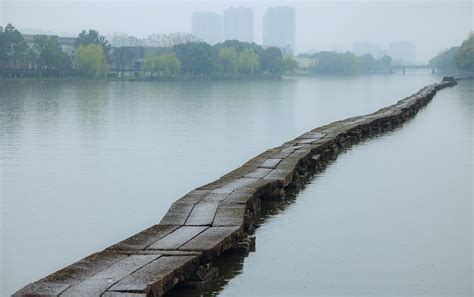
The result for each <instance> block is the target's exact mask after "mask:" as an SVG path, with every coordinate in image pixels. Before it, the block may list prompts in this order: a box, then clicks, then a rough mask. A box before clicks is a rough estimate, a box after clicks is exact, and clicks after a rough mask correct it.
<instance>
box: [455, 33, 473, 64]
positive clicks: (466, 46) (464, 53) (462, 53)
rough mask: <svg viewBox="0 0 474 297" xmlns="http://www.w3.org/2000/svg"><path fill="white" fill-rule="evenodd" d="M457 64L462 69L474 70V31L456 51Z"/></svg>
mask: <svg viewBox="0 0 474 297" xmlns="http://www.w3.org/2000/svg"><path fill="white" fill-rule="evenodd" d="M456 65H457V66H458V68H459V69H460V70H464V71H474V32H471V33H470V34H469V36H468V38H467V39H466V40H464V41H463V43H462V44H461V47H460V48H459V50H458V52H457V53H456Z"/></svg>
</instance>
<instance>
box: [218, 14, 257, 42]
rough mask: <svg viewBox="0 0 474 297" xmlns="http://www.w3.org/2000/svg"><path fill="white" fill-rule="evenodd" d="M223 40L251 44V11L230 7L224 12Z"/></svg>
mask: <svg viewBox="0 0 474 297" xmlns="http://www.w3.org/2000/svg"><path fill="white" fill-rule="evenodd" d="M224 39H226V40H234V39H235V40H239V41H245V42H253V10H252V9H251V8H245V7H239V8H233V7H230V8H228V9H226V10H224Z"/></svg>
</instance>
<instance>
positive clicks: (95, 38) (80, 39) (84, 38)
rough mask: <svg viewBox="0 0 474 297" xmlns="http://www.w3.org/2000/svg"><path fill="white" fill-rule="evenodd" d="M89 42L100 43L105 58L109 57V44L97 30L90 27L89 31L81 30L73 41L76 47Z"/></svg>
mask: <svg viewBox="0 0 474 297" xmlns="http://www.w3.org/2000/svg"><path fill="white" fill-rule="evenodd" d="M89 44H98V45H100V46H101V47H102V50H103V52H104V54H105V56H106V58H107V59H108V58H109V52H110V44H109V42H108V41H107V39H106V38H105V37H104V36H102V35H100V33H99V32H98V31H96V30H93V29H90V30H89V31H86V30H82V31H81V33H79V35H78V36H77V39H76V42H75V43H74V47H75V48H78V47H80V46H81V45H89Z"/></svg>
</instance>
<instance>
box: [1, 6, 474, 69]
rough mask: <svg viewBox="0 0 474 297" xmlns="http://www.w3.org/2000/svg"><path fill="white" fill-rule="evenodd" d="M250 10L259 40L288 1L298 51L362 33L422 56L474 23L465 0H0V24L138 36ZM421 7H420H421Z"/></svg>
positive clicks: (186, 28)
mask: <svg viewBox="0 0 474 297" xmlns="http://www.w3.org/2000/svg"><path fill="white" fill-rule="evenodd" d="M239 6H241V7H249V8H252V9H253V12H254V40H255V42H256V43H258V44H261V43H262V17H263V15H264V14H265V12H266V10H267V8H269V7H275V6H290V7H294V8H295V14H296V52H298V53H299V52H305V51H308V50H318V51H320V50H336V49H340V50H352V43H353V42H358V41H368V42H371V43H375V44H377V45H378V46H380V47H381V48H382V49H384V50H387V49H388V45H389V43H391V42H396V41H408V42H412V43H414V44H416V48H417V60H418V61H420V62H426V61H427V60H429V59H430V58H431V57H433V56H434V55H436V54H437V53H439V52H440V51H442V50H444V49H446V48H449V47H451V46H456V45H459V44H460V43H461V42H462V40H464V39H465V38H466V37H467V35H468V33H469V32H470V31H471V30H472V29H473V24H472V16H473V6H472V3H471V2H470V1H462V2H453V1H450V2H448V1H442V2H439V1H436V2H434V1H422V2H414V3H412V2H405V1H396V2H387V1H379V2H374V1H372V2H360V1H352V2H328V1H317V2H315V1H311V2H295V3H292V2H284V1H272V2H270V1H264V2H258V3H255V2H251V1H240V2H227V1H216V2H204V1H198V2H184V1H177V2H167V1H159V2H152V1H139V2H117V1H111V0H102V1H84V0H83V1H55V2H51V1H41V0H36V1H33V0H29V1H12V0H0V24H1V25H2V26H5V25H6V24H7V23H12V24H13V25H14V26H16V27H17V28H19V29H27V28H28V29H35V30H44V31H52V32H56V33H59V34H62V33H68V34H69V35H72V36H76V35H77V34H78V33H79V32H80V31H81V30H83V29H90V28H93V29H96V30H98V31H99V32H100V33H101V34H103V35H108V34H111V33H117V32H122V33H126V34H130V35H135V36H137V37H146V36H148V35H151V34H169V33H174V32H187V33H190V32H191V15H192V13H193V12H199V11H208V12H215V13H222V12H223V11H224V10H225V9H227V8H229V7H239ZM420 12H422V13H420Z"/></svg>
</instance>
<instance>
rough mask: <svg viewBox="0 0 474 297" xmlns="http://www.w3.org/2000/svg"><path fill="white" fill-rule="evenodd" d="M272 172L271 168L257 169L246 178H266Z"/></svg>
mask: <svg viewBox="0 0 474 297" xmlns="http://www.w3.org/2000/svg"><path fill="white" fill-rule="evenodd" d="M271 171H272V169H269V168H256V169H254V170H252V171H250V172H249V173H247V174H246V175H244V177H252V178H264V177H265V176H266V175H267V174H269V173H270V172H271Z"/></svg>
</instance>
